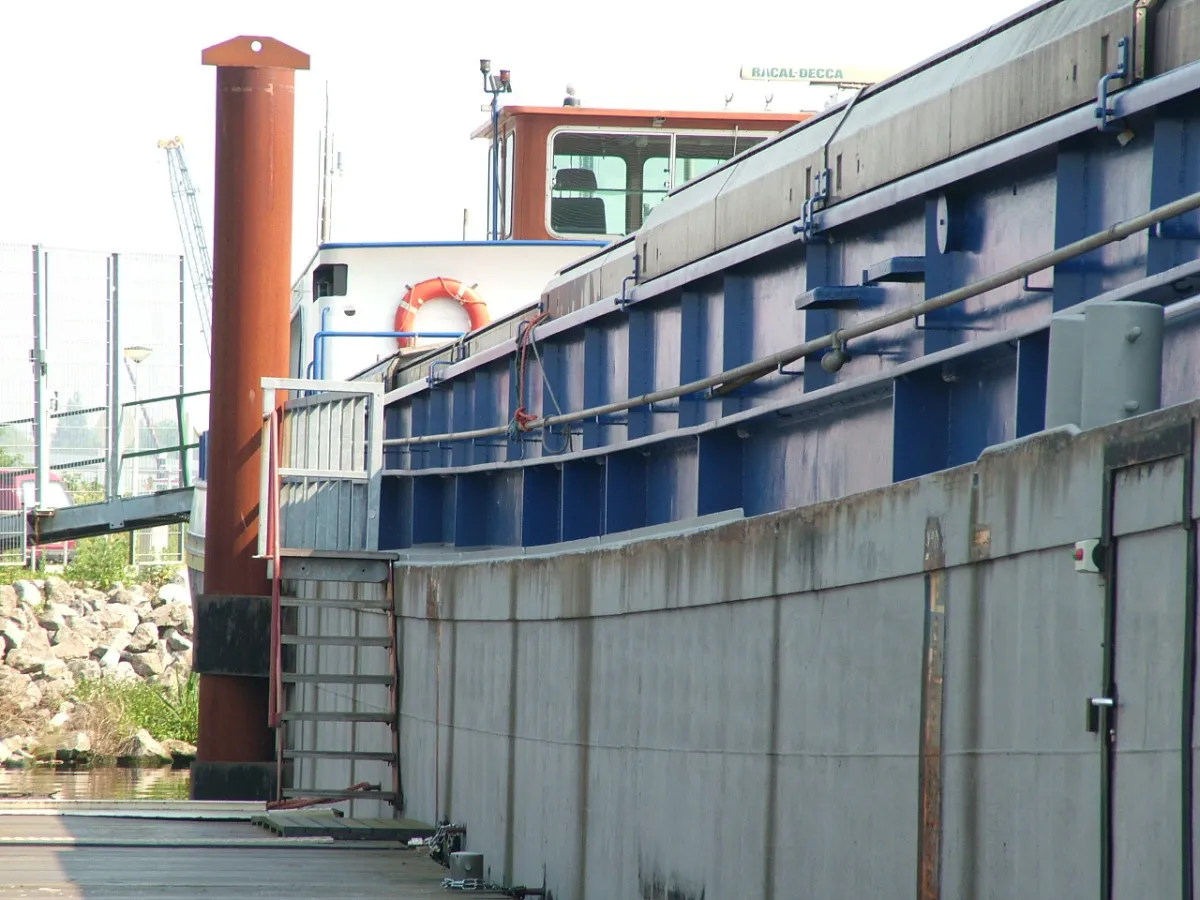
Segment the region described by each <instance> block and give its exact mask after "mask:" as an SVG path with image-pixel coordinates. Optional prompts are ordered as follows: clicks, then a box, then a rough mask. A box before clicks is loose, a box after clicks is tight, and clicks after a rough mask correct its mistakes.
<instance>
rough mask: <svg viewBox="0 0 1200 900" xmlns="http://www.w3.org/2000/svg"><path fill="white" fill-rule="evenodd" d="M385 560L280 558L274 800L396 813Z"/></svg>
mask: <svg viewBox="0 0 1200 900" xmlns="http://www.w3.org/2000/svg"><path fill="white" fill-rule="evenodd" d="M392 560H393V556H392V555H391V554H385V553H372V552H368V551H358V552H355V551H342V552H338V551H321V550H281V552H280V561H281V565H280V578H279V581H280V604H279V606H280V626H281V627H280V631H279V650H280V651H281V652H280V654H279V659H280V662H281V665H280V667H279V681H278V684H277V690H278V694H277V702H278V706H277V709H278V716H277V725H278V728H279V740H278V744H277V746H278V753H279V769H280V775H281V776H282V777H281V778H280V782H279V783H280V785H281V786H282V787H281V791H280V795H281V797H282V798H285V799H286V798H294V797H313V798H326V799H346V800H349V801H350V811H349V815H350V817H351V818H361V817H364V816H365V817H372V818H384V817H391V816H392V815H394V811H395V809H396V808H398V807H399V805H400V803H399V801H400V797H401V792H400V768H399V764H398V762H399V733H398V731H397V721H396V713H395V710H396V709H397V706H396V700H397V695H396V687H397V683H398V672H397V657H396V644H395V634H396V611H395V607H394V599H393V593H392V565H391V563H392Z"/></svg>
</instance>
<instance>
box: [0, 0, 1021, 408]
mask: <svg viewBox="0 0 1200 900" xmlns="http://www.w3.org/2000/svg"><path fill="white" fill-rule="evenodd" d="M1027 2H1028V0H970V2H963V0H907V2H903V3H901V2H896V0H826V2H824V3H807V2H790V3H789V2H786V0H739V2H737V3H735V4H730V3H720V2H714V3H709V2H695V3H692V4H691V5H690V6H686V7H681V6H678V5H677V4H675V3H661V4H660V3H648V2H646V0H608V2H604V0H598V2H593V3H589V4H583V5H577V4H574V3H569V2H557V3H555V2H548V0H517V2H512V3H507V4H505V3H497V2H495V0H492V2H489V3H483V2H480V0H450V2H441V3H436V2H435V3H430V4H418V3H411V2H410V3H405V2H400V3H397V2H385V0H339V2H335V3H330V2H319V0H290V2H283V0H274V2H272V0H206V2H205V3H203V4H195V5H193V4H187V3H167V4H164V3H162V2H149V0H109V2H99V3H98V2H93V0H42V2H39V3H18V2H9V3H6V4H4V7H3V9H2V10H0V30H2V33H3V34H4V36H5V38H6V40H5V41H4V52H3V53H2V54H0V84H3V85H4V88H3V90H2V91H0V123H3V125H4V135H3V138H2V139H0V243H5V242H9V243H15V244H25V245H28V244H31V243H35V242H41V243H44V244H46V245H49V246H53V247H68V248H80V249H93V250H98V251H105V252H109V251H120V252H125V253H130V252H134V253H166V254H178V253H179V252H181V245H180V239H179V231H178V227H177V224H176V220H175V214H174V208H173V206H172V203H171V197H170V192H169V187H168V178H167V168H166V159H165V154H164V151H162V150H160V149H159V148H158V146H157V144H158V141H159V140H160V139H162V138H168V137H173V136H175V135H180V136H182V137H183V138H184V141H185V147H184V153H185V157H186V160H187V163H188V166H189V169H190V170H191V174H192V178H193V180H194V182H195V184H196V186H197V188H198V189H199V191H200V207H201V212H202V215H203V217H204V223H205V228H206V231H207V233H208V235H209V239H210V243H211V223H212V201H213V155H214V133H213V132H214V102H215V100H214V98H215V71H214V70H213V69H212V68H210V67H206V66H201V65H200V52H201V50H202V49H203V48H204V47H207V46H209V45H212V44H216V43H220V42H221V41H224V40H227V39H229V38H232V37H236V36H238V35H268V36H271V37H275V38H278V39H279V40H282V41H284V42H286V43H289V44H291V45H292V46H294V47H297V48H299V49H301V50H303V51H305V52H307V53H309V54H310V55H311V57H312V69H311V70H310V71H308V72H301V73H298V74H297V108H296V135H295V140H296V165H295V220H294V234H293V251H292V257H293V273H294V275H295V274H298V273H299V271H300V270H301V269H302V267H303V266H304V264H305V263H306V262H307V260H308V258H309V257H310V256H311V254H312V252H313V250H314V247H315V238H316V199H317V196H316V195H317V171H316V168H317V144H318V134H319V130H320V127H321V124H322V120H323V116H324V92H325V84H326V82H328V83H329V90H330V95H331V100H332V104H333V125H334V131H335V135H336V140H337V149H338V150H340V151H341V152H342V155H343V165H344V174H343V175H342V176H341V177H340V178H339V179H338V180H337V182H336V188H335V190H336V195H335V196H336V199H335V217H334V225H333V234H332V236H333V239H334V240H341V241H387V240H422V239H427V240H447V239H449V240H453V239H457V238H458V237H460V236H461V234H462V214H463V209H464V208H469V209H470V222H471V225H470V229H469V232H468V236H469V237H471V238H482V237H483V234H484V228H485V223H484V217H485V214H484V209H485V202H486V187H485V178H486V144H485V143H484V142H482V141H476V142H472V141H470V140H469V134H470V132H471V131H472V130H473V129H474V128H475V127H476V126H478V125H479V124H481V123H482V122H484V121H485V120H486V118H487V114H486V112H485V111H484V109H483V108H482V107H483V106H484V104H485V103H486V101H487V99H488V98H487V96H486V95H485V94H483V92H482V90H481V77H480V74H479V59H480V57H488V58H490V59H492V61H493V70H498V69H500V68H502V67H503V68H508V69H510V70H511V71H512V77H513V83H514V92H513V93H512V94H510V95H508V96H507V97H505V98H504V99H505V101H506V102H507V103H513V104H519V103H524V104H538V105H558V104H560V103H561V102H562V97H563V93H564V88H565V85H566V84H567V83H568V82H570V83H573V84H574V85H575V87H576V89H577V92H578V95H579V97H580V98H581V100H582V101H583V104H584V105H585V106H611V107H632V108H659V109H662V108H675V109H689V108H690V109H720V108H721V107H722V106H723V105H724V101H725V96H726V94H728V93H730V92H733V94H734V100H733V103H732V108H738V109H762V108H763V102H764V96H765V94H767V93H771V92H773V93H774V94H775V102H774V103H773V105H772V108H773V109H777V110H783V109H801V108H806V109H820V108H821V107H822V106H823V105H824V103H825V101H826V100H827V99H828V92H827V91H826V92H821V91H804V90H802V89H801V90H799V91H797V89H796V88H794V87H793V88H791V89H789V88H787V87H784V86H773V87H772V86H767V85H763V84H759V83H754V82H739V81H738V70H739V68H740V66H741V65H742V64H743V63H748V64H753V63H757V64H767V65H783V66H792V65H795V66H828V65H835V66H843V67H863V66H865V67H869V68H872V69H877V68H885V69H893V70H899V69H902V68H904V67H906V66H908V65H911V64H913V63H915V62H918V61H920V60H921V59H923V58H925V57H927V56H929V55H931V54H933V53H936V52H937V51H939V50H941V49H943V48H945V47H947V46H949V45H951V44H953V43H955V42H956V41H959V40H961V39H963V38H966V37H968V36H970V35H972V34H974V33H976V32H978V31H981V30H983V29H984V28H986V27H988V26H989V25H992V24H994V23H995V22H997V21H999V20H1000V19H1002V18H1004V17H1006V16H1008V15H1010V14H1012V13H1013V12H1016V11H1017V10H1019V9H1021V8H1023V7H1024V6H1026V5H1027ZM10 258H21V259H24V257H21V255H20V253H16V254H15V256H14V255H13V254H10ZM102 269H103V264H102V263H101V270H100V272H101V278H100V280H99V282H98V287H89V288H88V289H87V290H88V292H89V294H96V291H97V290H98V291H99V293H98V294H97V296H96V297H95V298H94V299H97V300H99V301H100V304H101V305H100V306H97V307H96V310H93V314H95V313H96V311H97V310H99V311H100V312H99V315H100V320H99V321H97V322H93V323H89V324H87V325H85V324H83V322H82V321H81V322H80V323H79V324H78V333H76V334H69V335H68V334H65V332H64V330H63V329H62V328H60V329H59V331H58V333H57V337H58V341H57V345H58V347H59V352H60V353H61V354H63V356H66V357H68V360H67V364H69V362H70V359H69V358H70V357H73V356H78V355H79V354H78V353H77V352H75V351H74V350H73V349H72V348H71V347H70V343H72V342H73V343H75V344H81V343H87V342H90V341H92V340H94V333H95V329H96V328H102V309H103V307H102V303H103V278H102ZM3 274H4V273H2V272H0V275H3ZM11 274H12V273H10V275H11ZM168 274H169V273H168ZM15 278H16V280H15V281H13V284H15V285H16V287H15V288H13V289H12V290H11V291H9V293H7V294H6V293H4V291H3V290H0V304H2V305H6V306H7V305H13V304H16V305H17V306H18V307H19V308H20V314H21V315H24V310H25V309H28V306H26V305H25V304H26V301H25V300H24V288H23V285H24V284H25V283H26V281H25V278H26V276H25V275H23V274H20V273H18V275H17V276H15ZM167 281H169V279H167ZM88 283H89V285H90V284H91V279H90V276H89V280H88ZM164 285H165V287H158V288H153V290H168V289H169V287H170V286H169V284H167V283H166V282H164ZM0 287H2V286H0ZM53 287H54V286H53V284H52V290H51V294H52V299H53V294H54V290H53ZM94 317H95V316H94V315H93V318H94ZM188 317H189V328H188V331H189V333H190V334H191V337H189V338H188V340H189V342H190V346H191V350H190V351H189V352H188V370H189V374H188V382H189V387H190V388H193V389H194V388H198V387H204V386H206V384H207V368H208V362H207V359H206V358H205V356H204V354H203V348H202V345H201V342H200V339H199V334H198V332H197V331H196V330H195V327H196V317H195V310H194V309H193V308H192V305H191V301H190V297H189V303H188ZM139 319H140V317H139ZM3 321H4V320H3V319H0V323H3ZM9 321H10V322H11V321H12V320H9ZM66 327H67V326H64V328H66ZM134 327H143V328H147V327H150V326H149V325H146V324H145V323H142V322H140V321H139V322H137V323H135V325H134ZM16 328H17V326H16V325H10V326H9V328H8V329H6V328H5V326H4V325H3V324H0V346H7V347H8V349H6V350H5V353H4V354H3V355H5V356H10V357H11V358H10V359H9V362H10V363H12V365H13V366H16V367H17V368H16V369H14V370H13V372H12V374H11V375H10V374H8V368H7V367H5V368H4V373H5V377H4V380H5V381H7V383H8V384H9V385H10V388H9V390H8V391H7V392H6V391H3V390H0V394H4V393H8V395H9V398H8V400H9V402H8V404H5V403H0V406H5V405H11V406H13V408H14V410H17V409H23V408H25V406H26V405H27V403H31V402H32V400H31V397H32V394H31V388H29V389H28V391H27V390H26V389H25V386H22V388H21V389H20V390H19V391H18V389H17V388H16V387H15V386H14V385H13V382H12V381H11V380H10V379H11V378H18V379H22V380H23V378H24V376H23V375H22V373H23V372H25V371H27V364H26V363H25V362H24V359H25V358H27V353H26V352H25V351H24V350H23V348H22V347H17V346H16V345H17V344H23V343H25V339H24V338H23V337H20V336H19V335H18V333H17V332H16V331H15V330H14V329H16ZM89 329H90V330H89ZM6 330H8V331H9V334H8V342H7V345H6V344H5V331H6ZM64 338H66V339H67V343H66V344H64V340H63V339H64ZM139 340H140V341H146V340H148V338H139ZM156 340H161V341H165V342H167V343H166V344H164V346H169V341H170V340H171V338H170V335H169V334H164V335H162V336H159V337H157V338H156ZM53 343H55V342H54V341H52V344H53ZM9 350H11V353H10V352H9ZM159 357H162V354H156V357H155V359H154V360H152V361H151V362H150V363H148V364H147V366H148V373H149V374H150V375H151V376H152V377H151V379H150V380H151V382H152V385H151V386H150V387H149V388H145V389H147V390H151V391H152V392H153V393H154V394H155V395H157V394H159V393H170V392H172V391H173V389H172V388H170V387H169V385H170V383H171V378H172V377H174V376H172V370H171V365H170V363H169V357H162V358H161V359H159ZM58 359H62V356H60V357H58ZM55 362H56V363H57V364H52V365H54V371H55V372H56V373H57V377H55V375H54V373H52V382H54V384H55V386H56V389H60V388H61V390H62V392H64V393H66V394H68V395H69V393H70V392H71V391H72V390H74V389H76V388H75V382H77V381H79V382H92V383H93V385H92V386H93V387H95V388H97V389H99V390H102V388H101V387H100V386H101V385H102V383H103V381H102V373H103V352H102V350H100V349H99V348H97V355H96V361H94V362H93V363H86V364H85V363H84V362H79V363H78V364H77V366H76V368H77V370H78V372H79V373H80V374H78V375H76V374H73V373H72V372H70V371H64V368H63V365H64V363H60V362H57V360H56V361H55ZM89 366H90V368H89ZM159 368H162V370H163V371H162V372H161V373H158V371H157V370H158V369H159ZM85 370H86V372H85ZM93 370H95V371H94V372H93ZM85 376H86V377H85ZM97 378H99V379H100V380H99V382H98V384H96V383H95V382H96V381H97ZM160 382H161V386H160V384H159V383H160ZM88 393H89V394H90V393H92V391H89V392H88ZM26 395H28V398H29V399H28V400H26V399H25V397H26ZM126 396H128V394H126ZM3 399H4V398H3V397H0V400H3ZM4 412H5V414H6V415H14V414H15V413H14V412H13V411H11V410H5V411H4ZM26 414H28V413H26ZM2 418H4V415H0V419H2Z"/></svg>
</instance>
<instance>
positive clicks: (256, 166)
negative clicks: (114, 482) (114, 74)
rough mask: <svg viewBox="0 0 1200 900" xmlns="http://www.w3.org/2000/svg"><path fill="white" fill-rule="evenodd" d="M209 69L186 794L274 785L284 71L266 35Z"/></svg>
mask: <svg viewBox="0 0 1200 900" xmlns="http://www.w3.org/2000/svg"><path fill="white" fill-rule="evenodd" d="M201 62H202V63H203V64H204V65H208V66H216V67H217V128H216V191H215V195H216V203H215V213H214V216H213V220H214V222H213V225H214V227H213V232H214V234H213V300H212V303H213V313H212V321H213V330H212V337H213V340H212V381H211V385H212V394H211V401H210V408H211V413H210V424H209V439H208V453H209V462H208V472H209V475H208V486H207V491H208V496H207V522H206V527H205V538H204V543H205V548H204V557H205V560H204V568H205V571H204V589H203V594H202V595H201V596H198V597H197V598H196V601H195V608H196V652H195V669H196V671H197V673H198V674H199V676H200V728H199V731H200V734H199V741H198V744H197V754H196V762H195V764H194V765H193V767H192V796H193V798H195V799H205V800H213V799H225V800H259V799H272V798H273V797H274V794H275V784H274V782H275V765H274V758H275V748H274V738H273V734H272V731H271V729H270V728H269V727H268V724H267V711H268V684H269V681H268V677H267V676H268V675H269V672H268V671H266V670H265V668H264V667H265V666H266V664H267V659H268V656H267V651H266V648H267V646H268V639H269V629H270V601H269V595H270V585H269V583H268V581H267V568H266V562H265V560H262V559H256V558H255V550H256V547H257V540H258V529H259V528H260V527H266V524H265V518H264V517H263V515H262V511H260V510H259V508H258V507H259V477H260V458H259V453H260V443H261V440H260V438H261V434H262V388H261V379H262V378H264V377H285V376H286V375H287V374H288V340H289V331H288V313H289V306H290V299H291V256H292V154H293V138H294V135H293V131H294V119H295V90H294V85H295V72H296V70H297V69H307V68H308V67H309V58H308V55H307V54H305V53H302V52H300V51H299V50H296V49H295V48H293V47H289V46H288V45H287V44H284V43H281V42H280V41H277V40H275V39H274V38H269V37H253V36H247V37H237V38H234V39H233V40H229V41H225V42H224V43H221V44H217V45H216V46H214V47H209V48H208V49H207V50H205V51H203V54H202V55H201Z"/></svg>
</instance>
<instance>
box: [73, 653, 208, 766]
mask: <svg viewBox="0 0 1200 900" xmlns="http://www.w3.org/2000/svg"><path fill="white" fill-rule="evenodd" d="M75 697H76V700H77V701H78V703H77V706H76V710H75V713H74V715H72V717H71V722H70V723H68V726H67V727H68V728H70V729H71V730H73V731H86V732H87V733H88V735H89V737H90V738H91V740H92V752H93V753H97V754H99V755H101V756H120V755H121V754H122V753H123V752H124V750H125V746H126V745H127V744H128V742H129V739H130V738H131V737H133V735H134V733H135V732H136V731H137V730H138V729H139V728H145V729H146V730H147V731H148V732H150V734H151V736H153V737H154V738H155V739H157V740H160V741H165V740H176V741H186V742H187V743H189V744H195V743H196V738H197V735H198V732H199V718H200V695H199V681H198V679H197V676H196V675H195V674H194V673H193V674H191V675H189V676H188V679H187V681H186V682H183V683H182V684H180V685H179V686H178V687H169V686H166V685H159V684H150V683H148V682H144V681H117V680H114V679H105V680H103V681H85V682H83V683H82V684H80V685H79V687H78V689H77V690H76V691H75Z"/></svg>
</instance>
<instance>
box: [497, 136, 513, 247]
mask: <svg viewBox="0 0 1200 900" xmlns="http://www.w3.org/2000/svg"><path fill="white" fill-rule="evenodd" d="M516 155H517V130H516V129H515V128H511V127H510V128H508V129H507V130H506V131H505V132H504V137H503V139H502V140H501V142H500V156H501V165H500V177H501V178H502V179H503V181H502V182H501V183H500V203H501V207H500V234H501V235H502V236H503V239H504V240H510V239H511V238H512V235H513V219H514V218H515V217H516V216H515V213H516V192H515V191H514V190H513V185H514V184H516V181H517V162H516Z"/></svg>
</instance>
